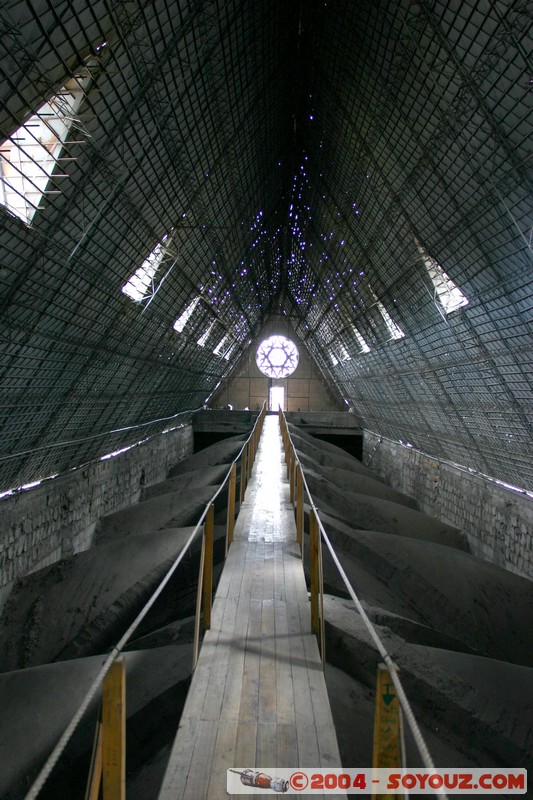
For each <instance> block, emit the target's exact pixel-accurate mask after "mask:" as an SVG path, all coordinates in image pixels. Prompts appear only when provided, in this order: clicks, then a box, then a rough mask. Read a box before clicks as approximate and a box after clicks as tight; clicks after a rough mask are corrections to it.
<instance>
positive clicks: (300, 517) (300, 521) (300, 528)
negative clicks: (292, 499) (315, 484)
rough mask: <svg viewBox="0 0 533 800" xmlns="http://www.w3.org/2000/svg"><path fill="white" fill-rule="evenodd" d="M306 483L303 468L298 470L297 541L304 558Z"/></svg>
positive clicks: (299, 467)
mask: <svg viewBox="0 0 533 800" xmlns="http://www.w3.org/2000/svg"><path fill="white" fill-rule="evenodd" d="M303 534H304V482H303V475H302V468H301V466H300V465H298V468H297V470H296V540H297V542H298V545H299V546H300V555H301V556H302V558H303V557H304V535H303Z"/></svg>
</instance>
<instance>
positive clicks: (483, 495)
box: [363, 431, 533, 578]
mask: <svg viewBox="0 0 533 800" xmlns="http://www.w3.org/2000/svg"><path fill="white" fill-rule="evenodd" d="M380 439H381V441H380ZM363 441H364V444H363V462H364V463H365V464H366V463H367V462H368V459H369V458H371V461H370V466H371V467H372V469H375V470H376V472H378V474H379V475H380V476H381V477H383V478H384V479H385V480H386V481H387V483H389V484H390V485H391V486H392V487H394V488H395V489H398V490H400V491H402V492H405V493H406V494H408V495H410V496H411V497H414V498H415V499H416V500H417V501H418V503H419V505H420V509H421V511H424V512H425V513H426V514H431V515H432V516H435V517H438V518H439V519H441V520H443V521H444V522H447V523H449V524H451V525H454V526H456V527H457V528H461V529H462V530H463V531H464V532H465V534H466V535H467V536H468V540H469V543H470V547H471V550H472V553H474V554H475V555H476V556H479V557H480V558H483V559H485V560H486V561H491V562H492V563H494V564H498V565H499V566H501V567H505V569H507V570H509V571H510V572H515V573H517V574H519V575H525V576H527V577H530V578H533V498H532V497H531V496H530V495H528V494H526V493H525V492H522V491H520V490H513V489H511V488H507V487H506V486H504V485H502V484H500V483H498V482H497V481H494V480H491V479H490V478H486V477H484V476H482V475H478V474H476V473H472V472H470V471H469V470H468V469H466V468H464V467H460V466H458V465H457V466H456V465H453V464H450V463H449V462H442V461H439V460H437V459H435V458H431V457H430V456H428V455H426V454H425V453H422V452H420V451H419V450H415V449H414V448H412V447H408V446H406V445H402V444H400V443H399V442H394V441H391V440H390V439H385V438H381V437H379V436H378V435H377V434H374V433H370V432H369V431H365V432H364V440H363ZM378 443H379V444H378ZM376 445H377V448H376Z"/></svg>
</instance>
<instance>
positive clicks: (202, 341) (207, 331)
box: [197, 319, 216, 347]
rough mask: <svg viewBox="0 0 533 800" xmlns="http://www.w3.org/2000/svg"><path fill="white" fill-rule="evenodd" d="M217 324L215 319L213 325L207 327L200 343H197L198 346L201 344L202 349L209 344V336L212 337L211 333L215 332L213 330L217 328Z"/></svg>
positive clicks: (199, 340)
mask: <svg viewBox="0 0 533 800" xmlns="http://www.w3.org/2000/svg"><path fill="white" fill-rule="evenodd" d="M215 322H216V320H215V319H214V320H213V321H212V323H211V324H210V325H209V327H207V328H206V329H205V331H204V332H203V333H202V335H201V336H200V338H199V339H198V342H197V344H199V345H200V347H205V346H206V344H207V340H208V339H209V336H210V334H211V331H212V330H213V328H214V326H215Z"/></svg>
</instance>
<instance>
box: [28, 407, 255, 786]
mask: <svg viewBox="0 0 533 800" xmlns="http://www.w3.org/2000/svg"><path fill="white" fill-rule="evenodd" d="M265 415H266V403H263V406H262V408H261V410H260V412H259V414H258V416H257V418H256V421H255V424H254V427H253V429H252V432H251V433H250V435H249V437H248V438H247V439H246V441H245V442H244V444H243V446H242V447H241V449H240V450H239V453H238V454H237V456H236V457H235V459H234V460H233V461H232V463H231V465H230V467H229V469H228V472H227V474H226V476H225V478H224V480H223V481H222V483H221V484H220V486H219V487H218V488H217V490H216V492H214V494H213V496H212V497H211V499H210V500H209V502H208V503H207V504H206V507H205V509H204V511H203V513H202V515H201V517H200V519H199V521H198V522H197V524H196V526H195V527H194V529H193V531H192V533H191V535H190V536H189V538H188V539H187V541H186V542H185V544H184V546H183V547H182V549H181V551H180V552H179V554H178V555H177V556H176V558H175V560H174V562H173V564H172V566H171V567H170V568H169V570H168V571H167V573H166V574H165V576H164V578H163V579H162V580H161V582H160V583H159V585H158V587H157V588H156V589H155V591H154V592H153V594H152V595H151V597H150V599H149V600H148V601H147V602H146V604H145V605H144V607H143V608H142V609H141V611H140V612H139V614H138V615H137V616H136V617H135V619H134V620H133V622H132V623H131V624H130V626H129V627H128V629H127V630H126V632H125V633H124V634H123V636H122V637H121V639H120V640H119V641H118V643H117V644H116V645H115V646H114V647H113V648H112V649H111V651H110V653H109V654H108V656H107V657H106V659H105V661H104V663H103V665H102V667H101V668H100V670H99V671H98V674H97V675H96V677H95V678H94V680H93V682H92V683H91V685H90V687H89V689H88V690H87V692H86V693H85V696H84V698H83V700H82V701H81V703H80V705H79V707H78V709H77V711H76V713H75V714H74V716H73V717H72V719H71V721H70V723H69V724H68V725H67V727H66V728H65V730H64V732H63V734H62V735H61V737H60V739H59V740H58V742H57V744H56V745H55V747H54V749H53V750H52V752H51V753H50V755H49V756H48V758H47V759H46V761H45V763H44V765H43V766H42V768H41V770H40V772H39V774H38V775H37V777H36V778H35V780H34V782H33V784H32V786H31V788H30V789H29V791H28V793H27V794H26V796H25V798H24V800H34V798H36V797H37V796H38V794H39V792H40V791H41V789H42V788H43V786H44V784H45V783H46V781H47V779H48V777H49V776H50V774H51V772H52V770H53V769H54V767H55V766H56V764H57V763H58V761H59V759H60V758H61V755H62V753H63V752H64V750H65V747H66V746H67V744H68V742H69V740H70V738H71V737H72V734H73V733H74V731H75V730H76V728H77V726H78V724H79V723H80V721H81V719H82V717H83V715H84V714H85V712H86V711H87V709H88V707H89V705H90V704H91V701H92V700H93V698H94V697H95V696H96V694H97V692H98V690H99V689H100V687H101V686H102V685H103V682H104V680H105V679H106V676H107V675H108V673H109V672H110V670H111V668H112V666H113V664H114V663H115V662H116V661H117V659H118V658H119V656H120V655H121V653H122V651H123V650H124V647H125V646H126V644H127V643H128V641H129V640H130V639H131V637H132V635H133V634H134V633H135V631H136V630H137V628H138V627H139V625H140V624H141V622H142V621H143V619H144V618H145V617H146V615H147V614H148V612H149V611H150V610H151V608H152V607H153V606H154V604H155V602H156V601H157V600H158V599H159V597H160V596H161V594H162V592H163V591H164V589H165V587H166V586H167V585H168V583H169V581H170V580H171V579H172V576H173V575H174V573H175V572H176V570H177V568H178V567H179V565H180V564H181V562H182V560H183V558H184V557H185V555H186V553H187V551H188V550H189V548H190V547H191V545H192V544H193V542H194V541H196V539H197V538H198V536H199V534H200V531H203V540H202V553H201V557H200V576H199V583H198V595H197V597H199V598H200V602H198V601H197V605H196V619H195V636H194V647H193V653H194V655H193V669H194V667H195V666H196V661H197V658H198V649H199V639H200V631H199V628H200V615H201V612H202V611H203V620H204V628H206V629H208V628H209V626H210V619H211V602H212V574H213V549H212V541H213V529H214V504H215V500H216V499H217V497H218V496H219V495H220V494H221V492H222V491H223V489H224V488H225V486H226V484H228V513H227V524H226V547H225V550H226V553H227V551H228V548H229V546H230V545H231V542H232V540H233V532H234V527H235V488H236V476H237V464H238V462H239V461H240V462H241V485H240V502H241V503H242V501H243V500H244V497H245V493H246V486H247V484H248V480H249V478H250V475H251V471H252V466H253V462H254V459H255V454H256V453H257V448H258V446H259V438H260V436H261V430H262V427H263V422H264V419H265ZM209 573H210V576H211V581H210V579H209ZM206 574H207V577H206ZM206 623H207V624H206ZM100 762H101V759H100ZM104 777H105V776H104ZM115 797H116V795H113V798H115ZM104 800H106V792H105V780H104Z"/></svg>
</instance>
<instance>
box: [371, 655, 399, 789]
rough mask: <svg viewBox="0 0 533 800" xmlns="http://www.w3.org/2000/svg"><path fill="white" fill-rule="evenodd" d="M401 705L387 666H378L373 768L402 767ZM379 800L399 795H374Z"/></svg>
mask: <svg viewBox="0 0 533 800" xmlns="http://www.w3.org/2000/svg"><path fill="white" fill-rule="evenodd" d="M400 713H401V710H400V703H399V700H398V696H397V694H396V689H395V688H394V684H393V682H392V680H391V677H390V674H389V671H388V669H387V667H386V666H385V664H378V674H377V682H376V709H375V713H374V750H373V756H372V766H373V767H383V768H386V769H395V768H397V767H400V765H401V745H400ZM372 796H373V797H375V798H379V800H396V798H397V797H399V795H397V794H394V793H393V794H373V795H372Z"/></svg>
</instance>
